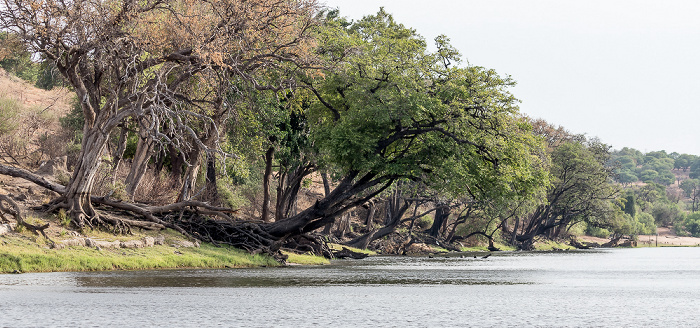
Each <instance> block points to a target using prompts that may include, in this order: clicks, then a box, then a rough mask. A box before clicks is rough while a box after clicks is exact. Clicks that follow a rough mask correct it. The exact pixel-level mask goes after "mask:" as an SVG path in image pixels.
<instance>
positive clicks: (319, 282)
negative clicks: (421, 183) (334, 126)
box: [0, 248, 700, 327]
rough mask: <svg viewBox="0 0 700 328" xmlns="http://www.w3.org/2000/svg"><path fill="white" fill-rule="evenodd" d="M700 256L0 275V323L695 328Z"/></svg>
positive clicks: (638, 254) (678, 253)
mask: <svg viewBox="0 0 700 328" xmlns="http://www.w3.org/2000/svg"><path fill="white" fill-rule="evenodd" d="M698 313H700V248H642V249H615V250H596V251H580V252H562V253H525V252H510V253H500V254H494V255H492V256H491V257H489V258H487V259H482V258H476V259H475V258H473V257H459V256H451V257H448V258H446V257H438V258H432V259H431V258H416V257H374V258H367V259H364V260H354V261H353V260H348V261H335V262H333V264H332V265H329V266H322V267H285V268H260V269H227V270H161V271H116V272H96V273H45V274H44V273H42V274H22V275H0V327H124V326H145V325H150V326H172V327H209V326H221V327H274V326H281V327H299V326H319V327H365V326H377V327H440V326H444V327H455V326H471V327H612V326H618V327H620V326H621V327H630V326H635V327H642V326H662V327H697V326H700V318H699V317H698Z"/></svg>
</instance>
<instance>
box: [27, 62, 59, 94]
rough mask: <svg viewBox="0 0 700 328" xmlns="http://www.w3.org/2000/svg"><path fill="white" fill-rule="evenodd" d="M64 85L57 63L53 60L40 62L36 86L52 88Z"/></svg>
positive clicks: (46, 88) (45, 88)
mask: <svg viewBox="0 0 700 328" xmlns="http://www.w3.org/2000/svg"><path fill="white" fill-rule="evenodd" d="M60 85H63V79H62V78H61V74H60V73H59V72H58V70H57V69H56V64H55V63H53V62H51V61H43V62H41V63H40V64H39V68H38V74H37V79H36V83H35V84H34V86H36V87H37V88H41V89H44V90H51V89H53V88H54V87H56V86H60Z"/></svg>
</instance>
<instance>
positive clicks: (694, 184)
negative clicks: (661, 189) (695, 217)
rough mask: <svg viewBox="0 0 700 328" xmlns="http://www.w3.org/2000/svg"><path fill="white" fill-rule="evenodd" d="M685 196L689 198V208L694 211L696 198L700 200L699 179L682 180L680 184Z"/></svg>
mask: <svg viewBox="0 0 700 328" xmlns="http://www.w3.org/2000/svg"><path fill="white" fill-rule="evenodd" d="M680 187H681V189H682V190H683V193H684V195H685V197H688V198H690V201H691V206H690V210H691V211H692V212H696V211H697V210H698V205H699V204H698V200H700V180H698V179H687V180H683V182H681V185H680Z"/></svg>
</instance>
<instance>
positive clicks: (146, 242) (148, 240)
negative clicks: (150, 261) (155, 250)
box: [141, 237, 156, 247]
mask: <svg viewBox="0 0 700 328" xmlns="http://www.w3.org/2000/svg"><path fill="white" fill-rule="evenodd" d="M141 241H142V242H143V246H144V247H153V246H154V245H155V244H156V239H155V238H153V237H143V238H142V239H141Z"/></svg>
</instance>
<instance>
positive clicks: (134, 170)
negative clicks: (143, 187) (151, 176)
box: [125, 136, 153, 199]
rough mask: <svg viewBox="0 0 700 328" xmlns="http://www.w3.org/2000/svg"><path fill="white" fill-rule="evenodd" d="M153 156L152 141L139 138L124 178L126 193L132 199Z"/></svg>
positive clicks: (147, 138)
mask: <svg viewBox="0 0 700 328" xmlns="http://www.w3.org/2000/svg"><path fill="white" fill-rule="evenodd" d="M152 154H153V140H151V138H149V137H148V136H146V137H144V136H141V137H140V138H139V141H138V143H137V144H136V153H135V154H134V159H133V161H132V162H131V169H130V170H129V175H127V176H126V180H125V184H126V193H127V194H129V196H131V198H132V199H133V198H134V194H135V193H136V189H137V188H138V187H139V184H140V183H141V180H142V179H143V175H144V174H145V173H146V169H147V168H148V161H149V160H150V159H151V155H152Z"/></svg>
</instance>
